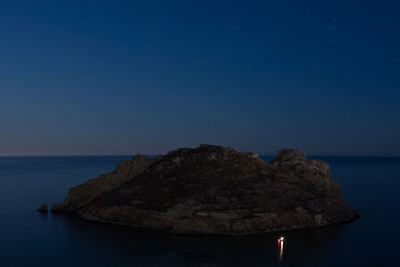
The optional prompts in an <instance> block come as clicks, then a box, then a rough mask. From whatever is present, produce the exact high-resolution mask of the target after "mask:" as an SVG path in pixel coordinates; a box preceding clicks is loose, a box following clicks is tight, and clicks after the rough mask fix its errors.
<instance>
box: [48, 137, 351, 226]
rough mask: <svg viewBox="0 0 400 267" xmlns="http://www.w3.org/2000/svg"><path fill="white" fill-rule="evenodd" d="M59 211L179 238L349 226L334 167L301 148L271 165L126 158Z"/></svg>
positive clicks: (187, 152) (211, 158) (199, 153)
mask: <svg viewBox="0 0 400 267" xmlns="http://www.w3.org/2000/svg"><path fill="white" fill-rule="evenodd" d="M52 211H53V212H59V213H73V214H76V215H78V216H80V217H81V218H83V219H86V220H90V221H96V222H106V223H114V224H121V225H129V226H133V227H138V228H145V229H156V230H161V231H168V232H174V233H199V234H214V233H220V234H228V233H250V232H265V231H277V230H287V229H297V228H305V227H316V226H323V225H328V224H336V223H342V222H348V221H351V220H354V219H355V218H357V217H358V214H357V213H356V212H355V211H354V210H352V209H351V208H349V207H348V206H347V205H346V203H345V201H344V198H343V196H342V194H341V191H340V188H339V186H338V184H337V183H336V182H335V181H334V180H333V179H332V178H331V177H330V173H329V166H328V165H327V164H326V163H324V162H323V161H320V160H309V159H307V158H306V157H305V155H304V154H303V153H302V152H300V151H297V150H291V149H285V150H281V151H280V152H279V153H278V155H277V156H276V158H275V159H274V160H273V161H271V162H269V163H267V162H265V161H263V160H262V159H261V158H259V157H258V156H257V154H255V153H241V152H237V151H235V150H234V149H232V148H224V147H220V146H212V145H201V146H200V147H198V148H195V149H190V148H183V149H177V150H173V151H171V152H169V153H168V154H166V155H163V156H159V157H157V158H149V157H146V156H142V155H137V156H134V157H133V158H132V159H131V160H126V161H122V162H121V163H119V164H118V166H117V168H116V170H115V171H114V172H113V173H108V174H104V175H100V176H99V177H98V178H96V179H91V180H89V181H87V182H86V183H84V184H82V185H79V186H76V187H74V188H72V189H71V190H70V192H69V194H68V196H67V198H66V199H65V200H64V201H63V202H62V203H61V204H59V205H54V206H53V207H52Z"/></svg>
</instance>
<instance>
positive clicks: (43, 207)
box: [38, 204, 49, 213]
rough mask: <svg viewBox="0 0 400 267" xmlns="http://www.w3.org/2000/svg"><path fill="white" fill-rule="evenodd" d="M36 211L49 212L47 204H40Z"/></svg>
mask: <svg viewBox="0 0 400 267" xmlns="http://www.w3.org/2000/svg"><path fill="white" fill-rule="evenodd" d="M38 211H39V212H41V213H47V212H49V207H48V206H47V204H42V205H40V207H39V209H38Z"/></svg>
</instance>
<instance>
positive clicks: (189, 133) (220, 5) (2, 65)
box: [0, 0, 400, 156]
mask: <svg viewBox="0 0 400 267" xmlns="http://www.w3.org/2000/svg"><path fill="white" fill-rule="evenodd" d="M399 11H400V1H397V0H393V1H384V0H376V1H371V0H351V1H349V0H346V1H338V0H335V1H333V0H332V1H328V0H325V1H321V0H303V1H301V0H280V1H278V0H275V1H267V0H264V1H207V0H199V1H188V0H182V1H174V0H169V1H165V0H160V1H150V0H146V1H144V0H143V1H99V0H96V1H82V0H79V1H71V0H68V1H54V0H51V1H31V0H30V1H15V0H12V1H11V0H10V1H0V127H1V128H0V154H1V155H64V154H67V155H75V154H135V153H138V152H141V153H146V154H157V153H164V152H166V151H168V150H170V149H174V148H176V147H194V146H197V145H199V144H201V143H211V144H218V145H224V146H231V147H234V148H236V149H238V150H240V151H255V152H257V153H259V154H274V153H276V151H277V150H279V149H280V148H284V147H293V148H297V149H300V150H303V151H304V152H306V153H307V154H314V155H361V156H364V155H370V156H373V155H388V156H390V155H397V156H399V155H400V15H399Z"/></svg>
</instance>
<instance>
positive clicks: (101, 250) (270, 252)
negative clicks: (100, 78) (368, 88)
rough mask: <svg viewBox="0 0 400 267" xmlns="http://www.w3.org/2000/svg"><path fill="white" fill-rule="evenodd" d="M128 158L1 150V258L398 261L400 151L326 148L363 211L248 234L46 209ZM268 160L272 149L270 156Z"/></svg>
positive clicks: (38, 261)
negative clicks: (139, 227) (119, 222)
mask: <svg viewBox="0 0 400 267" xmlns="http://www.w3.org/2000/svg"><path fill="white" fill-rule="evenodd" d="M125 158H127V157H117V156H113V157H0V266H400V260H399V259H400V210H399V205H400V158H378V157H376V158H375V157H368V158H362V157H320V158H321V159H322V160H324V161H326V162H327V163H329V164H330V165H331V172H332V176H333V177H334V178H335V179H336V180H337V181H338V182H339V183H340V185H341V188H342V191H343V193H344V195H345V197H346V200H347V202H348V204H349V205H350V206H351V207H353V208H355V209H356V210H358V212H359V213H360V215H361V219H360V220H357V221H356V222H354V223H350V224H343V225H338V226H329V227H323V228H318V229H309V230H299V231H289V232H285V233H282V235H283V236H284V237H285V243H284V250H283V254H282V255H280V251H279V250H278V246H277V238H278V237H279V236H280V235H281V233H270V234H264V235H248V236H180V235H172V234H165V233H157V232H153V231H135V230H133V229H130V228H127V227H119V226H112V225H103V224H94V223H88V222H85V221H82V220H79V219H77V218H72V217H66V216H61V215H58V216H57V215H51V214H49V215H42V214H40V213H38V212H37V211H36V209H37V208H38V207H39V205H40V204H41V203H44V202H46V203H58V202H61V201H62V200H63V198H64V197H65V196H66V194H67V192H68V189H69V188H70V187H71V186H74V185H76V184H79V183H82V182H84V181H86V180H87V179H88V178H93V177H97V176H98V175H99V174H101V173H104V172H107V171H111V170H113V169H114V167H115V165H116V163H117V162H118V161H120V160H122V159H125ZM264 159H265V160H270V159H271V158H270V157H265V158H264Z"/></svg>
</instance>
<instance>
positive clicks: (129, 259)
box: [53, 215, 345, 266]
mask: <svg viewBox="0 0 400 267" xmlns="http://www.w3.org/2000/svg"><path fill="white" fill-rule="evenodd" d="M53 217H54V218H53V220H55V221H58V223H60V224H63V225H64V226H65V227H66V228H67V229H65V231H66V232H68V233H70V234H69V238H68V242H67V246H68V248H66V249H67V250H68V251H74V250H78V251H79V253H82V256H81V257H80V258H81V259H82V257H83V258H84V257H88V255H92V256H93V257H97V260H99V261H98V262H96V264H103V265H107V264H113V263H115V261H116V260H117V262H118V263H119V264H121V265H124V264H129V265H140V266H142V265H143V266H149V265H150V266H159V265H163V266H188V265H190V266H207V265H208V266H243V265H251V266H261V265H267V266H276V265H293V264H294V265H296V266H299V265H306V264H311V263H316V262H323V261H324V260H325V259H326V257H327V254H328V252H329V249H330V248H331V246H332V245H333V244H334V243H335V242H336V240H337V237H338V236H339V235H340V232H341V229H342V227H345V226H330V227H324V228H319V229H308V230H297V231H288V232H283V233H281V234H280V235H279V236H284V237H285V238H284V240H283V239H282V240H280V239H279V242H280V244H279V250H278V254H276V244H277V243H276V242H277V238H276V237H277V235H276V233H267V234H261V235H235V236H221V235H211V236H201V235H197V236H196V235H191V236H188V235H174V234H166V233H158V232H154V231H139V230H134V229H131V228H129V227H121V226H115V225H107V224H95V223H90V222H85V221H83V220H80V219H78V218H75V217H70V216H60V215H59V216H53ZM288 240H290V244H289V243H287V241H288ZM284 241H286V242H285V243H286V244H284ZM76 246H78V247H79V249H78V248H77V247H76ZM284 250H285V257H283V252H284ZM95 255H96V256H95ZM99 255H100V256H99ZM71 263H72V262H71ZM90 263H91V264H93V262H90Z"/></svg>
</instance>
